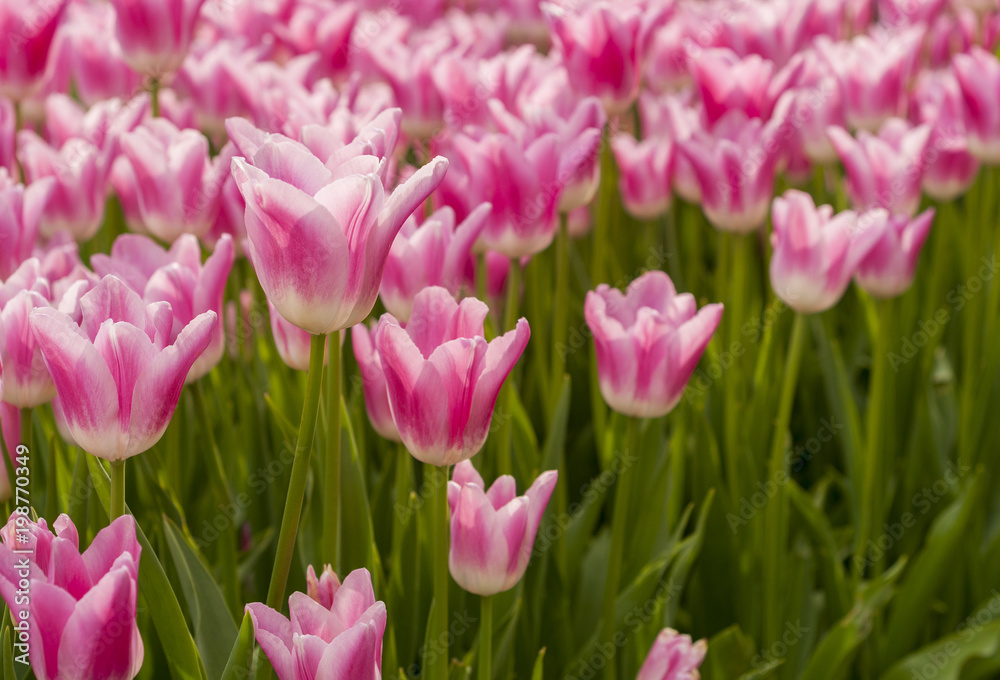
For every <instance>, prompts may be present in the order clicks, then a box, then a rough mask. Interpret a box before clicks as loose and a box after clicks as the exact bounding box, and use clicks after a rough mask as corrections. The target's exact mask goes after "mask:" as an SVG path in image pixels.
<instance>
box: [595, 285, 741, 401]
mask: <svg viewBox="0 0 1000 680" xmlns="http://www.w3.org/2000/svg"><path fill="white" fill-rule="evenodd" d="M584 316H585V317H586V320H587V326H589V327H590V331H591V333H593V335H594V345H595V347H596V349H597V372H598V378H599V380H600V387H601V394H602V395H603V396H604V400H605V401H606V402H607V403H608V405H609V406H610V407H611V408H612V409H614V410H615V411H618V412H619V413H623V414H625V415H629V416H636V417H639V418H658V417H660V416H663V415H666V414H667V413H669V412H670V411H671V410H672V409H673V408H674V406H676V405H677V402H679V401H680V399H681V396H682V395H683V394H684V387H685V386H686V385H687V382H688V379H689V378H690V377H691V374H692V373H693V372H694V369H695V366H697V364H698V360H699V359H700V358H701V355H702V352H704V351H705V348H706V347H707V346H708V343H709V341H710V340H711V339H712V334H713V333H714V332H715V329H716V327H717V326H718V325H719V320H720V319H721V318H722V305H721V304H711V305H706V306H705V307H703V308H702V309H701V310H697V307H696V304H695V300H694V296H693V295H691V294H690V293H683V294H681V295H678V294H677V291H676V290H675V289H674V284H673V282H671V280H670V277H669V276H667V275H666V274H665V273H664V272H661V271H650V272H647V273H645V274H643V275H642V276H640V277H639V278H637V279H635V280H634V281H633V282H632V283H630V284H629V287H628V290H627V291H626V293H625V294H624V295H623V294H622V293H621V291H619V290H618V289H616V288H611V287H610V286H608V285H607V284H601V285H600V286H598V287H597V290H593V291H590V292H589V293H587V299H586V302H585V304H584Z"/></svg>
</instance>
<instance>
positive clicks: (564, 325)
mask: <svg viewBox="0 0 1000 680" xmlns="http://www.w3.org/2000/svg"><path fill="white" fill-rule="evenodd" d="M568 221H569V216H568V215H567V214H566V213H560V214H559V234H558V236H556V299H555V308H554V309H553V310H552V374H551V383H550V385H551V394H550V395H549V400H548V403H549V404H550V405H551V410H555V405H556V403H557V402H558V401H559V393H560V392H561V391H562V383H563V373H565V372H566V352H567V349H568V348H567V346H566V336H567V335H568V333H569V227H568ZM549 417H550V418H551V417H552V414H551V413H549Z"/></svg>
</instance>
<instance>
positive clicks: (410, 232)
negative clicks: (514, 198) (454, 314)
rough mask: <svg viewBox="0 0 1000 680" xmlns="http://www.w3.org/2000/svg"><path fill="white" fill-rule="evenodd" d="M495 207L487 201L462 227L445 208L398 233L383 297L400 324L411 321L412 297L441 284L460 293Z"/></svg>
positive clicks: (381, 290) (388, 262) (410, 221)
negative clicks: (470, 258) (472, 254)
mask: <svg viewBox="0 0 1000 680" xmlns="http://www.w3.org/2000/svg"><path fill="white" fill-rule="evenodd" d="M491 208H492V206H490V204H489V203H483V204H482V205H480V206H479V207H478V208H476V209H475V210H473V211H472V212H471V213H470V214H469V216H468V217H466V218H465V219H464V220H463V221H462V222H461V223H460V224H458V225H456V224H455V221H456V220H455V211H454V210H452V209H451V208H449V207H447V206H445V207H443V208H440V209H439V210H437V211H435V212H434V213H433V214H432V215H431V216H430V217H428V218H427V219H425V220H424V221H423V222H422V223H421V224H419V225H418V224H417V220H416V217H415V216H411V217H410V218H409V219H408V220H407V221H406V222H405V223H404V224H403V228H402V229H400V230H399V234H398V235H397V236H396V240H395V241H393V242H392V248H390V249H389V258H388V259H387V260H386V262H385V272H384V273H383V275H382V285H381V287H380V288H379V297H380V298H381V299H382V303H383V304H384V305H385V308H386V310H387V311H388V312H389V313H390V314H392V315H393V316H394V317H396V318H397V319H399V320H400V321H406V320H408V319H409V318H410V312H411V311H412V309H413V299H414V298H415V297H416V296H417V293H419V292H420V291H422V290H423V289H424V288H427V287H428V286H441V287H442V288H446V289H448V291H450V292H451V294H452V295H458V293H459V291H460V290H461V288H462V283H463V281H464V279H465V269H466V266H467V265H468V263H469V257H470V256H471V253H472V246H473V244H474V243H475V242H476V239H477V238H479V234H480V232H482V230H483V227H484V226H486V218H487V217H488V216H489V214H490V210H491Z"/></svg>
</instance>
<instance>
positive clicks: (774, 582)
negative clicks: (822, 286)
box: [762, 314, 806, 644]
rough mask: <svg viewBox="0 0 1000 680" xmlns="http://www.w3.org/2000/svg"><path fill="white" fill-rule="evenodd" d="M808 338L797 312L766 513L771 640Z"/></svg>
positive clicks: (775, 631)
mask: <svg viewBox="0 0 1000 680" xmlns="http://www.w3.org/2000/svg"><path fill="white" fill-rule="evenodd" d="M805 340H806V317H805V316H804V315H802V314H796V315H795V322H794V325H793V326H792V339H791V342H790V343H789V346H788V354H787V356H786V357H785V375H784V378H783V380H782V383H781V396H780V398H779V401H778V413H777V417H776V418H775V422H774V434H773V436H772V439H771V458H770V463H769V465H768V479H767V482H766V484H767V485H769V484H770V483H772V482H773V483H774V489H775V491H774V495H773V497H772V498H771V499H769V500H768V504H767V506H766V510H765V514H764V544H765V549H764V553H763V561H764V570H763V578H764V636H763V638H762V640H764V642H766V643H767V644H770V643H771V642H773V641H774V640H776V639H777V636H778V635H779V634H780V630H781V625H782V624H781V606H780V605H781V603H782V602H785V598H783V597H782V596H781V590H782V588H783V587H785V584H784V580H783V569H782V566H783V564H784V554H785V550H786V548H787V543H788V507H787V505H788V501H787V496H786V494H785V484H786V483H787V482H788V462H789V461H788V460H787V457H786V456H785V438H786V436H787V434H788V424H789V421H790V420H791V417H792V405H793V404H794V402H795V389H796V387H797V385H798V380H799V366H800V365H801V363H802V351H803V349H804V347H805Z"/></svg>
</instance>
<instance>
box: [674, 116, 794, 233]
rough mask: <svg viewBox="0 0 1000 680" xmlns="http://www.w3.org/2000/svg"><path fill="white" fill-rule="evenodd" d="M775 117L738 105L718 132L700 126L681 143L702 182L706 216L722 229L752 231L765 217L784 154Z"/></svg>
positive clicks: (717, 128) (680, 145)
mask: <svg viewBox="0 0 1000 680" xmlns="http://www.w3.org/2000/svg"><path fill="white" fill-rule="evenodd" d="M775 123H776V121H771V122H770V123H768V124H765V123H763V122H761V120H760V119H758V118H752V119H749V120H748V119H747V118H746V115H745V114H743V113H742V112H740V111H733V112H731V113H729V114H726V116H725V117H723V118H722V119H721V120H720V121H719V123H718V124H717V125H716V126H715V131H714V134H711V135H710V134H708V133H706V132H703V131H697V132H695V133H694V134H693V135H692V136H691V137H690V138H688V139H686V140H684V141H682V142H679V143H678V145H677V151H678V153H679V155H680V156H682V157H683V158H685V159H686V160H687V162H689V163H690V164H691V167H692V169H693V171H694V174H695V178H696V179H697V182H698V184H699V188H700V193H701V204H702V208H703V209H704V211H705V216H706V217H708V220H709V222H711V223H712V225H713V226H715V227H716V228H717V229H720V230H722V231H731V232H736V233H748V232H751V231H754V230H756V229H757V228H758V227H760V225H761V224H763V223H764V218H765V217H767V206H768V202H769V201H770V199H771V193H772V187H773V185H774V174H775V169H776V167H777V165H778V161H779V159H780V157H781V153H780V152H781V145H780V144H779V143H777V140H776V138H775V126H774V124H775Z"/></svg>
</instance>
